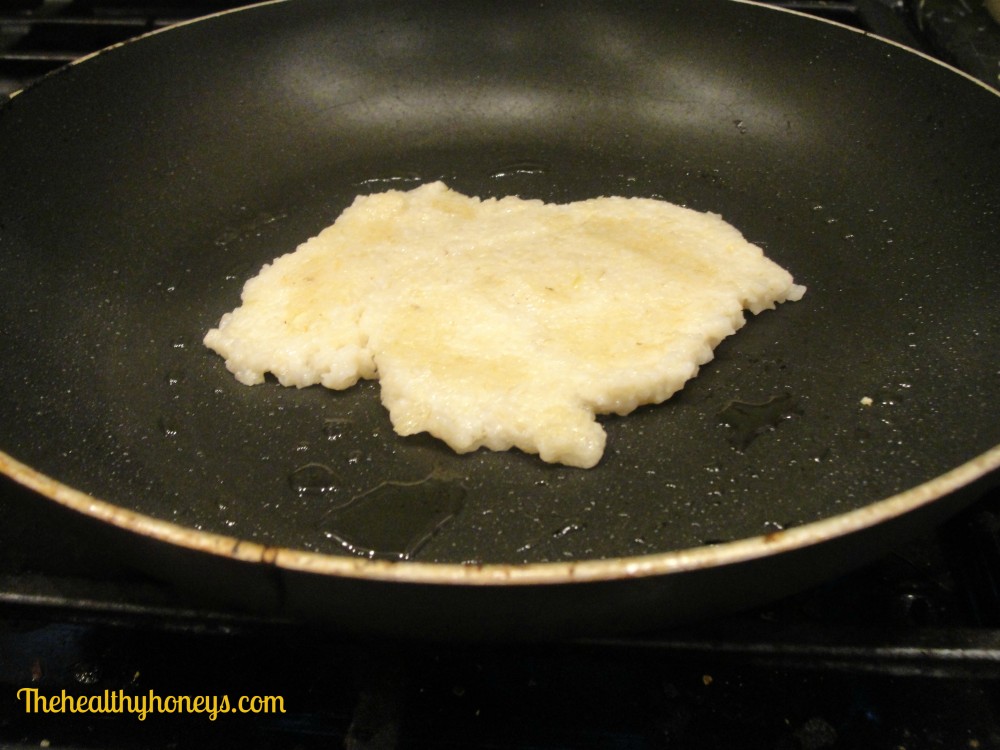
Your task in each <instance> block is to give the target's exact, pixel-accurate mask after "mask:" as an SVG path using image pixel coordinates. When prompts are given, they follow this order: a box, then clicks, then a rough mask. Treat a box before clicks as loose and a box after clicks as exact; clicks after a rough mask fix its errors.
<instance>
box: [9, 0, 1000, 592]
mask: <svg viewBox="0 0 1000 750" xmlns="http://www.w3.org/2000/svg"><path fill="white" fill-rule="evenodd" d="M284 2H286V0H264V1H263V2H258V3H254V4H252V5H247V6H241V7H238V8H233V9H228V10H224V11H220V12H219V13H215V14H211V15H208V16H201V17H198V18H195V19H191V20H190V21H186V22H181V23H179V24H176V25H173V26H169V27H165V28H163V29H158V30H156V31H152V32H149V33H147V34H144V35H141V36H139V37H136V38H134V39H130V40H128V41H126V42H121V43H118V44H115V45H112V46H111V47H108V48H105V49H103V50H100V51H97V52H94V53H92V54H90V55H88V56H86V57H83V58H80V59H78V60H76V61H74V62H73V63H70V65H77V64H80V63H82V62H85V61H87V60H89V59H91V58H93V57H96V56H98V55H101V54H103V53H104V52H107V51H109V50H111V49H115V48H117V47H119V46H123V45H126V44H131V43H133V42H135V41H140V40H142V39H144V38H145V37H147V36H151V35H154V34H160V33H163V32H166V31H171V30H175V29H177V28H179V27H183V26H187V25H190V24H194V23H199V22H202V21H204V20H207V19H208V18H212V17H215V16H221V15H227V14H230V13H239V12H242V11H245V10H251V9H254V8H258V7H261V6H266V5H272V4H279V3H284ZM736 2H739V3H740V4H743V5H748V6H756V7H760V8H767V9H770V10H773V11H777V12H784V13H791V14H793V15H798V16H802V17H805V18H808V19H809V20H812V21H819V22H822V23H827V24H830V25H832V26H835V27H838V28H842V29H847V30H848V31H852V32H855V33H858V34H861V35H862V36H866V37H869V38H871V39H873V40H876V41H880V42H884V43H887V44H889V45H891V46H893V47H896V48H898V49H900V50H903V51H905V52H907V53H911V54H914V55H916V56H917V57H921V58H923V59H925V60H928V61H930V62H932V63H935V64H936V65H939V66H941V67H943V68H945V69H947V70H949V71H951V72H953V73H957V74H959V75H960V76H961V77H963V78H965V79H967V80H969V81H972V82H973V83H976V84H977V85H979V86H980V87H981V88H983V89H985V90H986V91H989V92H990V93H991V94H993V95H995V96H1000V91H997V90H996V89H994V88H992V87H990V86H989V85H987V84H985V83H984V82H982V81H980V80H979V79H977V78H975V77H973V76H971V75H969V74H967V73H965V72H964V71H961V70H959V69H957V68H955V67H953V66H951V65H949V64H947V63H945V62H942V61H941V60H938V59H935V58H933V57H931V56H929V55H927V54H925V53H923V52H920V51H919V50H915V49H912V48H910V47H907V46H905V45H902V44H899V43H897V42H894V41H892V40H889V39H886V38H884V37H880V36H878V35H875V34H871V33H868V32H865V31H862V30H859V29H855V28H853V27H850V26H847V25H845V24H842V23H839V22H836V21H832V20H829V19H822V18H817V17H816V16H813V15H809V14H806V13H803V12H800V11H795V10H791V9H787V8H778V7H775V6H772V5H766V4H764V3H761V2H757V1H756V0H736ZM64 69H65V68H61V69H60V70H64ZM58 72H59V71H54V72H53V73H52V74H50V75H56V74H58ZM29 88H30V87H29ZM25 90H26V89H25ZM22 91H23V90H22ZM22 91H18V92H14V93H13V94H11V96H10V98H11V99H13V98H14V97H15V96H17V95H18V94H20V93H22ZM998 469H1000V445H997V446H994V447H993V448H991V449H989V450H987V451H985V452H984V453H982V454H980V455H978V456H976V457H974V458H972V459H971V460H968V461H966V462H965V463H963V464H960V465H958V466H956V467H954V468H952V469H950V470H949V471H947V472H945V473H943V474H941V475H938V476H937V477H934V478H932V479H930V480H928V481H926V482H924V483H922V484H919V485H915V486H913V487H910V488H908V489H906V490H904V491H902V492H900V493H897V494H895V495H892V496H889V497H886V498H883V499H881V500H877V501H874V502H872V503H869V504H867V505H865V506H863V507H861V508H857V509H855V510H851V511H847V512H845V513H842V514H838V515H835V516H829V517H827V518H823V519H820V520H818V521H813V522H810V523H807V524H804V525H802V526H797V527H794V528H789V529H784V530H779V531H774V532H771V533H768V534H764V535H759V536H755V537H747V538H743V539H739V540H734V541H730V542H724V543H721V544H716V545H711V546H702V547H692V548H686V549H680V550H673V551H669V552H657V553H652V554H648V555H640V556H629V557H618V558H607V559H586V560H577V561H565V562H562V561H561V562H552V563H525V564H511V563H491V564H477V565H466V564H454V563H427V562H416V561H398V562H397V561H384V560H370V559H368V558H363V557H348V556H337V555H329V554H323V553H317V552H309V551H306V550H297V549H292V548H286V547H275V546H268V545H265V544H261V543H259V542H253V541H249V540H243V539H239V538H237V537H229V536H225V535H222V534H216V533H212V532H205V531H199V530H197V529H193V528H189V527H184V526H181V525H179V524H175V523H173V522H170V521H164V520H160V519H157V518H154V517H152V516H149V515H145V514H142V513H139V512H136V511H131V510H128V509H126V508H123V507H120V506H117V505H115V504H114V503H112V502H110V501H107V500H104V499H101V498H98V497H95V496H92V495H89V494H87V493H85V492H83V491H81V490H78V489H75V488H73V487H71V486H69V485H67V484H64V483H62V482H60V481H59V480H57V479H55V478H53V477H50V476H48V475H46V474H43V473H41V472H39V471H37V470H35V469H33V468H31V467H30V466H28V465H26V464H24V463H22V462H20V461H18V460H17V459H15V458H14V457H12V456H10V455H9V454H7V453H5V452H3V451H0V473H2V474H4V475H5V476H7V477H9V478H10V479H12V480H13V481H15V482H17V483H18V484H21V485H23V486H25V487H27V488H28V489H31V490H33V491H35V492H36V493H38V494H39V495H40V496H41V497H42V498H44V499H47V500H49V501H54V502H56V503H57V504H59V505H61V506H64V507H65V508H68V509H70V510H73V511H76V512H79V513H82V514H83V515H85V516H88V517H90V518H93V519H95V520H98V521H101V522H104V523H108V524H110V525H112V526H115V527H118V528H119V529H121V530H124V531H129V532H134V533H138V534H140V535H141V536H145V537H149V538H151V539H153V540H156V541H159V542H163V543H167V544H170V545H173V546H176V547H181V548H186V549H189V550H191V551H197V552H203V553H208V554H211V555H215V556H218V557H223V558H229V559H232V560H235V561H241V562H246V563H250V564H266V565H272V566H274V567H276V568H279V569H283V570H287V571H290V572H301V573H308V574H316V575H324V576H338V577H344V578H352V579H363V580H372V581H384V582H390V583H409V584H431V585H467V586H500V585H545V584H548V585H555V584H573V583H583V582H598V581H611V580H620V579H628V578H644V577H655V576H662V575H667V574H672V573H680V572H684V571H693V570H704V569H710V568H717V567H723V566H726V565H731V564H736V563H740V562H744V561H749V560H755V559H762V558H765V557H771V556H775V555H778V554H781V553H785V552H790V551H793V550H795V549H800V548H804V547H808V546H812V545H815V544H818V543H822V542H825V541H828V540H832V539H835V538H838V537H842V536H846V535H848V534H850V533H852V532H855V531H861V530H864V529H868V528H872V527H875V526H878V525H880V524H882V523H884V522H887V521H889V520H891V519H893V518H896V517H898V516H901V515H904V514H906V513H908V512H910V511H912V510H916V509H917V508H920V507H923V506H925V505H928V504H930V503H932V502H934V501H936V500H938V499H940V498H942V497H944V496H946V495H949V494H951V493H952V492H955V491H957V490H959V489H961V488H963V487H965V486H967V485H969V484H971V483H973V482H975V481H976V480H979V479H982V478H983V477H985V476H987V475H988V474H990V473H991V472H993V471H996V470H998Z"/></svg>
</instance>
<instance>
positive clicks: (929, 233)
mask: <svg viewBox="0 0 1000 750" xmlns="http://www.w3.org/2000/svg"><path fill="white" fill-rule="evenodd" d="M998 121H1000V97H997V96H996V95H995V94H992V93H990V92H989V91H988V90H986V89H985V88H984V87H981V86H978V85H976V84H974V83H972V82H971V81H969V80H966V79H964V78H962V77H961V76H959V75H957V74H955V73H954V72H953V71H950V70H947V69H945V68H943V67H941V66H939V65H936V64H934V63H932V62H930V61H928V60H925V59H923V58H921V57H918V56H916V55H913V54H911V53H908V52H906V51H904V50H901V49H898V48H895V47H893V46H891V45H888V44H886V43H883V42H881V41H878V40H875V39H872V38H869V37H866V36H863V35H860V34H855V33H852V32H849V31H846V30H843V29H838V28H835V27H832V26H830V25H828V24H821V23H817V22H814V21H810V20H808V19H805V18H801V17H797V16H795V15H791V14H785V13H779V12H775V11H768V10H765V9H762V8H758V7H754V6H748V5H741V4H737V3H729V2H719V3H708V2H702V1H701V0H691V1H688V2H671V3H664V4H659V5H656V6H655V7H646V6H640V5H635V6H626V7H624V8H618V7H616V8H612V7H611V6H610V5H605V4H600V3H596V4H589V3H588V4H583V5H580V6H576V5H574V7H573V8H568V7H565V8H560V7H555V8H549V7H539V8H532V9H528V8H526V7H522V6H517V7H514V8H507V9H504V10H503V11H502V12H500V11H498V10H496V9H495V8H493V6H488V7H487V6H482V5H480V4H477V3H470V4H467V5H463V6H462V7H459V8H453V7H447V8H445V7H438V6H437V5H434V6H427V5H422V4H408V3H401V4H393V5H392V6H389V7H388V8H386V7H385V6H382V5H377V4H351V5H348V6H346V7H334V6H331V5H330V4H328V3H322V2H289V3H276V4H271V5H265V6H260V7H256V8H253V9H250V10H246V11H240V12H236V13H229V14H225V15H222V16H219V17H216V18H212V19H209V20H206V21H201V22H198V23H193V24H189V25H187V26H184V27H182V28H178V29H174V30H170V31H167V32H165V33H160V34H154V35H151V36H149V37H147V38H145V39H143V40H141V41H139V42H137V43H133V44H128V45H124V46H123V47H120V48H117V49H114V50H111V51H108V52H106V53H103V54H101V55H99V56H97V57H96V58H94V59H91V60H88V61H87V62H85V63H83V64H80V65H77V66H73V67H71V68H69V69H67V70H65V71H63V72H61V73H59V74H58V75H55V76H52V77H50V78H48V79H46V80H43V81H42V82H40V83H39V84H37V85H36V86H34V87H33V88H32V89H29V90H28V91H26V92H24V93H22V94H20V95H18V96H16V97H14V99H13V100H12V101H11V102H10V103H9V104H8V105H7V106H6V107H5V108H4V109H3V110H0V149H2V151H3V154H4V161H5V164H6V166H5V179H4V180H3V184H2V185H0V284H2V285H3V290H2V295H0V296H2V301H0V323H2V326H3V330H4V331H5V344H6V348H5V352H4V356H3V358H2V359H0V375H2V378H3V382H4V383H5V390H4V393H3V395H2V397H0V450H3V451H4V452H5V453H7V454H9V455H10V456H12V457H14V458H15V459H16V460H18V461H21V462H23V463H25V464H27V465H30V466H32V467H34V468H35V469H37V470H38V471H40V472H42V473H43V474H45V475H47V476H50V477H53V478H55V479H57V480H59V481H60V482H62V483H64V484H66V485H68V486H71V487H74V488H77V489H79V490H81V491H83V492H85V493H88V494H90V495H92V496H94V497H96V498H101V499H103V500H106V501H108V502H110V503H113V504H115V505H117V506H121V507H123V508H127V509H130V510H133V511H136V512H139V513H142V514H144V515H148V516H151V517H153V518H156V519H161V520H164V521H168V522H171V523H175V524H178V525H180V526H182V527H186V528H191V529H195V530H198V531H205V532H210V533H213V534H222V535H226V536H232V537H237V538H240V539H246V540H250V541H253V542H257V543H260V544H263V545H268V546H278V547H285V548H290V549H293V550H303V551H309V552H318V553H323V554H329V555H345V556H361V557H379V558H386V559H395V560H415V561H419V562H439V563H509V564H521V563H535V562H554V561H559V562H563V561H575V560H594V559H605V558H618V557H629V556H636V555H647V554H655V553H662V552H669V551H672V550H680V549H687V548H691V547H701V546H704V545H710V544H715V543H719V542H726V541H732V540H738V539H744V538H747V537H753V536H757V535H760V534H764V533H767V532H770V531H775V530H779V529H784V528H790V527H794V526H799V525H802V524H807V523H811V522H815V521H818V520H821V519H824V518H828V517H830V516H833V515H837V514H841V513H848V512H851V511H854V510H857V509H861V508H864V507H865V506H868V505H870V504H871V503H873V502H875V501H877V500H880V499H882V498H885V497H888V496H890V495H894V494H897V493H899V492H903V491H905V490H907V489H909V488H911V487H914V486H916V485H920V484H922V483H925V482H928V481H930V480H932V479H933V478H935V477H937V476H939V475H940V474H942V473H944V472H947V471H949V470H951V469H953V468H955V467H956V466H959V465H961V464H963V463H965V462H967V461H969V460H971V459H973V458H974V457H976V456H978V455H981V454H983V453H985V452H987V451H988V450H990V449H991V448H993V447H994V446H996V445H997V444H1000V423H998V421H997V420H996V419H995V418H994V414H995V407H994V406H993V405H994V404H995V403H996V398H997V395H998V393H997V391H998V387H997V386H998V371H997V364H996V354H995V353H996V351H998V350H1000V316H997V315H996V289H997V285H998V281H1000V279H998V276H1000V272H998V268H1000V266H998V264H997V262H996V237H997V236H1000V213H998V212H1000V179H998V177H1000V174H998V172H1000V167H998V165H1000V136H998V135H997V131H996V128H995V124H996V122H998ZM438 179H441V180H444V181H445V182H446V183H447V184H448V185H449V186H450V187H453V188H455V189H456V190H460V191H462V192H464V193H467V194H472V195H478V196H481V197H491V196H497V197H499V196H503V195H510V194H517V195H520V196H522V197H525V198H541V199H544V200H547V201H560V202H562V201H569V200H577V199H584V198H589V197H594V196H599V195H625V196H646V197H659V198H663V199H666V200H670V201H673V202H676V203H680V204H683V205H687V206H690V207H692V208H695V209H698V210H702V211H713V212H716V213H719V214H721V215H722V216H723V218H724V219H726V220H727V221H729V222H730V223H732V224H734V225H735V226H736V227H737V228H739V229H740V230H741V231H742V232H743V233H744V234H745V235H746V237H747V239H749V240H750V241H751V242H754V243H757V244H759V245H761V246H762V247H763V248H764V249H765V251H766V253H767V254H768V255H769V257H771V258H773V259H774V260H775V261H776V262H778V263H780V264H781V265H783V266H784V267H786V268H788V269H789V270H790V271H791V272H792V273H793V275H794V276H795V277H796V280H797V281H798V282H799V283H802V284H805V285H806V286H807V287H808V288H809V291H808V293H807V294H806V296H805V298H804V299H803V300H802V301H800V302H798V303H795V304H791V305H785V306H783V307H782V308H781V309H779V310H777V311H773V312H765V313H763V314H761V315H760V316H757V317H756V318H754V319H752V320H750V321H749V322H748V324H747V326H746V327H745V328H744V329H743V330H742V331H740V332H739V333H737V334H736V335H735V336H734V337H731V338H730V339H727V340H726V341H724V342H723V343H722V344H721V345H720V346H719V347H718V348H717V350H716V357H715V359H714V360H713V361H712V362H710V363H709V364H708V365H706V366H705V367H703V368H702V372H701V374H700V375H699V376H698V377H697V378H696V379H695V380H693V381H691V382H690V383H689V384H688V385H687V386H686V387H685V389H684V390H683V391H682V392H681V393H679V394H678V395H676V396H675V397H674V398H672V399H671V400H670V401H668V402H667V403H665V404H662V405H659V406H653V407H647V408H642V409H640V410H639V411H637V412H635V413H633V414H632V415H630V416H628V417H624V418H621V417H607V418H603V419H602V422H603V424H604V425H605V427H606V429H607V431H608V437H609V439H608V450H607V452H606V454H605V457H604V459H603V461H602V462H601V464H600V465H599V466H598V467H597V468H595V469H592V470H586V471H584V470H577V469H570V468H566V467H559V466H551V465H545V464H543V463H541V462H540V461H539V460H538V459H537V458H536V457H533V456H526V455H523V454H520V453H517V452H508V453H488V452H477V453H475V454H471V455H466V456H458V455H454V454H453V453H451V452H450V451H449V450H448V449H447V448H446V447H444V446H443V445H441V444H439V443H438V442H437V441H435V440H433V439H431V438H428V437H426V436H417V437H409V438H402V437H399V436H397V435H395V433H394V432H393V430H392V428H391V425H390V424H389V421H388V416H387V414H386V413H385V411H384V409H383V408H382V406H381V404H380V403H379V399H378V385H377V383H371V382H367V383H362V384H360V385H359V386H357V387H355V388H353V389H351V390H349V391H344V392H331V391H328V390H325V389H322V388H318V387H317V388H309V389H303V390H295V389H285V388H282V387H280V386H278V385H277V384H276V383H273V382H268V383H265V384H263V385H261V386H256V387H252V388H248V387H246V386H242V385H240V384H238V383H237V382H236V381H235V380H234V379H233V377H232V376H231V375H230V374H229V373H228V372H226V371H225V369H224V367H223V364H222V361H221V360H220V359H219V358H218V357H217V356H216V355H214V354H213V353H212V352H210V351H208V350H207V349H206V348H204V347H203V346H202V345H201V338H202V336H203V335H204V333H205V331H207V330H208V329H209V328H210V327H212V326H214V325H215V324H216V323H217V322H218V319H219V317H220V316H221V315H222V313H223V312H225V311H227V310H230V309H232V308H233V307H234V306H235V305H236V304H237V303H238V300H239V293H240V289H241V287H242V284H243V283H244V282H245V281H246V279H247V278H249V277H250V276H252V275H254V274H255V273H257V271H258V270H259V268H260V267H261V265H262V264H264V263H266V262H269V261H270V260H271V259H273V258H274V257H276V256H277V255H280V254H283V253H286V252H289V251H291V250H292V249H294V248H295V246H296V245H298V244H299V243H300V242H302V241H304V240H305V239H307V238H308V237H310V236H312V235H314V234H315V233H317V232H318V231H319V230H320V229H322V228H323V227H325V226H327V225H328V224H330V223H331V222H332V221H333V220H334V219H335V218H336V216H337V215H338V214H339V213H340V212H341V211H342V210H343V209H344V208H345V207H346V206H348V205H349V204H350V202H351V201H352V200H353V198H354V197H355V196H356V195H358V194H365V193H372V192H380V191H382V190H386V189H391V188H400V189H406V188H410V187H414V186H416V185H418V184H421V183H424V182H429V181H433V180H438Z"/></svg>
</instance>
